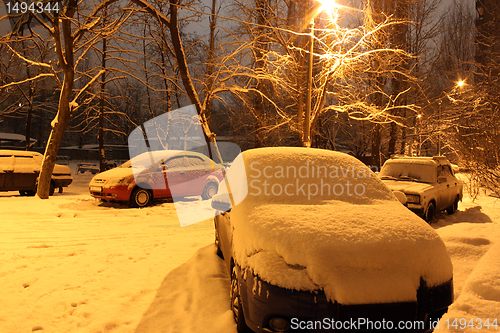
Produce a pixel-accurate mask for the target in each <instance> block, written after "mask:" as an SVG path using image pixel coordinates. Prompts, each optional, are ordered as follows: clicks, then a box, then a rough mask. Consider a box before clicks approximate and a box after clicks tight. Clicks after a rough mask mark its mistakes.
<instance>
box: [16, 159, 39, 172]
mask: <svg viewBox="0 0 500 333" xmlns="http://www.w3.org/2000/svg"><path fill="white" fill-rule="evenodd" d="M40 162H41V161H40V160H39V159H35V158H34V156H23V155H21V156H18V155H16V156H14V172H18V173H33V172H38V171H40Z"/></svg>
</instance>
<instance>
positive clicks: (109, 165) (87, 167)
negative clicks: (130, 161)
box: [76, 161, 117, 175]
mask: <svg viewBox="0 0 500 333" xmlns="http://www.w3.org/2000/svg"><path fill="white" fill-rule="evenodd" d="M116 166H117V165H116V162H113V161H106V164H105V169H106V170H109V169H113V168H116ZM87 171H88V172H90V173H91V174H93V175H95V174H96V173H99V171H100V170H99V165H98V164H96V163H88V162H79V163H78V165H77V166H76V173H80V172H81V173H85V172H87Z"/></svg>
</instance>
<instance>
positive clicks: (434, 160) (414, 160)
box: [386, 156, 450, 165]
mask: <svg viewBox="0 0 500 333" xmlns="http://www.w3.org/2000/svg"><path fill="white" fill-rule="evenodd" d="M387 162H390V163H403V164H409V163H411V164H426V165H449V164H450V162H449V161H448V159H447V158H446V157H445V156H433V157H428V156H393V157H391V159H389V160H387V161H386V163H387Z"/></svg>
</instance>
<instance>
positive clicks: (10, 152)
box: [0, 149, 43, 156]
mask: <svg viewBox="0 0 500 333" xmlns="http://www.w3.org/2000/svg"><path fill="white" fill-rule="evenodd" d="M11 155H15V156H43V155H42V154H40V153H37V152H36V151H24V150H8V149H1V150H0V156H11Z"/></svg>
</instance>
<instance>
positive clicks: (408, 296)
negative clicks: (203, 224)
mask: <svg viewBox="0 0 500 333" xmlns="http://www.w3.org/2000/svg"><path fill="white" fill-rule="evenodd" d="M243 159H244V161H245V168H246V171H247V173H246V177H247V182H248V185H249V187H248V195H247V197H246V198H245V199H244V200H243V201H242V202H241V203H240V204H238V205H236V207H234V208H233V210H232V211H231V221H232V223H233V225H234V227H235V229H234V234H233V236H234V241H233V246H235V248H234V251H235V259H236V261H237V262H238V263H240V264H241V265H243V266H249V267H251V268H252V269H253V270H254V271H255V273H257V274H258V275H259V276H260V277H261V278H262V279H263V280H266V281H268V282H270V283H273V284H275V285H278V286H281V287H284V288H289V289H297V290H311V289H323V290H324V291H325V293H326V295H327V297H328V298H329V299H330V300H332V301H338V302H340V303H343V304H363V303H378V302H403V301H413V300H416V289H418V286H419V282H420V277H423V278H424V279H425V281H426V282H427V284H428V285H429V286H434V285H438V284H441V283H444V282H446V281H448V280H450V279H451V277H452V265H451V261H450V259H449V256H448V254H447V253H446V249H445V246H444V244H443V242H442V240H441V239H440V238H439V236H438V235H437V234H436V232H435V231H434V230H433V229H432V228H431V227H430V226H429V225H428V224H427V223H425V222H424V221H423V220H422V219H420V218H419V217H417V216H416V215H415V214H413V213H412V212H410V211H409V210H408V209H406V208H405V207H404V206H403V205H401V204H400V203H399V201H397V199H396V198H395V197H394V196H393V194H392V193H391V191H390V190H389V189H388V188H387V187H386V186H385V185H384V184H383V183H382V182H381V181H380V180H379V179H378V178H377V177H376V176H375V175H374V174H373V173H372V172H371V171H370V170H369V169H368V168H367V167H366V166H364V165H363V164H362V163H361V162H359V161H358V160H356V159H354V158H352V157H351V156H349V155H346V154H342V153H337V152H331V151H324V150H316V149H301V148H284V147H281V148H265V149H258V150H257V149H256V150H249V151H246V152H244V153H243ZM268 260H271V261H272V263H271V264H270V263H269V261H268ZM292 277H293V278H292ZM313 287H314V288H313Z"/></svg>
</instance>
